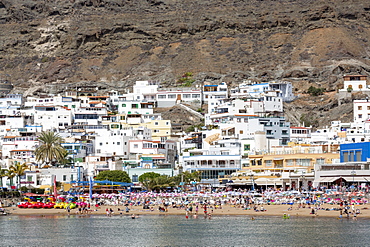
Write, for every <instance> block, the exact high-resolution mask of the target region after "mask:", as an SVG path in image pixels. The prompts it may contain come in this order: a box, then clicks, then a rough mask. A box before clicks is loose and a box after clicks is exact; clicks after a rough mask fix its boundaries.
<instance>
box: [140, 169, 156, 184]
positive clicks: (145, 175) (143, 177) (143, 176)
mask: <svg viewBox="0 0 370 247" xmlns="http://www.w3.org/2000/svg"><path fill="white" fill-rule="evenodd" d="M159 176H161V174H159V173H155V172H146V173H143V174H141V175H140V176H139V182H141V183H143V182H144V181H148V180H153V179H155V178H157V177H159Z"/></svg>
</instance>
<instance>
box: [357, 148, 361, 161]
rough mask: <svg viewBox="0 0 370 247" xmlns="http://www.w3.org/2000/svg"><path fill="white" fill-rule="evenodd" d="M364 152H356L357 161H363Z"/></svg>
mask: <svg viewBox="0 0 370 247" xmlns="http://www.w3.org/2000/svg"><path fill="white" fill-rule="evenodd" d="M361 155H362V151H360V150H356V161H361Z"/></svg>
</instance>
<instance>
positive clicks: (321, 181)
mask: <svg viewBox="0 0 370 247" xmlns="http://www.w3.org/2000/svg"><path fill="white" fill-rule="evenodd" d="M338 179H340V177H325V178H320V179H319V180H318V182H319V183H332V182H334V181H335V180H338Z"/></svg>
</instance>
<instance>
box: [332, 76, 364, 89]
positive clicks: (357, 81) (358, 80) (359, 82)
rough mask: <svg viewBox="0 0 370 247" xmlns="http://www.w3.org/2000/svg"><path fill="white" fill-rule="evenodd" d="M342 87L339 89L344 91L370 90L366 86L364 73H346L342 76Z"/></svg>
mask: <svg viewBox="0 0 370 247" xmlns="http://www.w3.org/2000/svg"><path fill="white" fill-rule="evenodd" d="M343 84H344V88H343V89H340V90H339V91H344V92H358V91H370V90H368V88H367V76H366V75H346V76H343Z"/></svg>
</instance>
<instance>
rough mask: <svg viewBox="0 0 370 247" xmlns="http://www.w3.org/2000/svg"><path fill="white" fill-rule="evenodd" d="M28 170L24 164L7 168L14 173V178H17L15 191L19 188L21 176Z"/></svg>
mask: <svg viewBox="0 0 370 247" xmlns="http://www.w3.org/2000/svg"><path fill="white" fill-rule="evenodd" d="M27 169H28V166H27V165H26V163H23V164H15V165H13V166H11V167H9V170H12V171H13V173H14V176H16V177H17V180H16V182H17V189H19V188H20V184H21V179H20V178H21V176H23V175H24V174H25V171H26V170H27Z"/></svg>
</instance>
